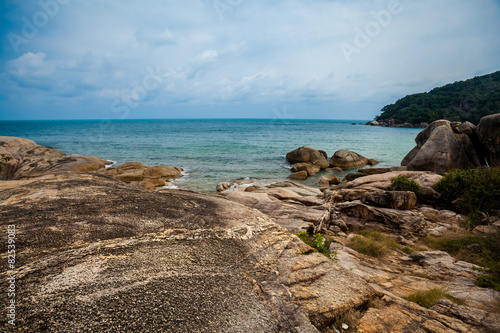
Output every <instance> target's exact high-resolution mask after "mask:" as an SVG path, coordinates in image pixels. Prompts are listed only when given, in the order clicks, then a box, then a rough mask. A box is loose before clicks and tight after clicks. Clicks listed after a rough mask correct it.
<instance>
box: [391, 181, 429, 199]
mask: <svg viewBox="0 0 500 333" xmlns="http://www.w3.org/2000/svg"><path fill="white" fill-rule="evenodd" d="M387 190H389V191H411V192H413V193H415V195H416V196H417V198H418V197H419V196H421V195H422V187H421V186H420V184H419V183H417V182H416V181H414V180H413V179H410V178H408V177H406V176H404V175H401V176H397V177H394V178H392V179H391V185H389V186H388V187H387Z"/></svg>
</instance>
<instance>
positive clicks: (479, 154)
mask: <svg viewBox="0 0 500 333" xmlns="http://www.w3.org/2000/svg"><path fill="white" fill-rule="evenodd" d="M415 142H416V143H417V146H416V147H415V148H413V149H412V150H411V151H410V152H409V153H408V155H406V156H405V158H404V159H403V161H402V162H401V165H402V166H406V167H407V169H408V170H414V171H418V170H421V171H423V170H427V171H433V172H436V173H439V174H444V173H445V172H447V171H449V170H451V169H468V168H476V167H480V166H483V165H485V164H486V163H485V162H486V161H487V162H488V164H489V165H490V166H499V165H500V157H499V156H500V113H499V114H494V115H490V116H486V117H483V118H482V119H481V121H480V122H479V125H478V126H477V127H476V126H474V125H473V124H471V123H469V122H464V123H460V122H454V123H451V122H450V121H448V120H437V121H435V122H433V123H431V124H430V125H429V126H427V127H426V128H425V129H424V130H423V131H422V132H420V133H419V134H418V135H417V137H416V138H415Z"/></svg>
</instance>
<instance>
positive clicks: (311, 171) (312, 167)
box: [290, 163, 321, 176]
mask: <svg viewBox="0 0 500 333" xmlns="http://www.w3.org/2000/svg"><path fill="white" fill-rule="evenodd" d="M290 170H291V171H292V172H298V171H303V170H305V171H307V175H308V176H314V175H315V174H317V173H318V172H319V171H320V170H321V167H320V166H319V165H316V164H312V163H295V164H294V165H292V168H291V169H290Z"/></svg>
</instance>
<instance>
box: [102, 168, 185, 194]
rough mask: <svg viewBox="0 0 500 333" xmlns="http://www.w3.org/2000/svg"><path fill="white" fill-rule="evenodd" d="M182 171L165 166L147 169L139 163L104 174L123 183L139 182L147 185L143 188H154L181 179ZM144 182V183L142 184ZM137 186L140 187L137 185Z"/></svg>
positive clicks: (107, 170)
mask: <svg viewBox="0 0 500 333" xmlns="http://www.w3.org/2000/svg"><path fill="white" fill-rule="evenodd" d="M181 171H182V169H180V168H174V167H170V166H165V165H154V166H151V167H148V166H147V165H145V164H143V163H139V162H127V163H124V164H122V165H120V166H119V167H117V168H108V169H106V170H105V171H104V174H105V175H107V176H110V177H113V178H116V179H118V180H121V181H122V182H125V183H133V182H139V183H141V184H143V185H144V184H148V186H147V187H145V188H150V187H151V184H155V186H156V187H158V186H164V185H165V180H170V179H175V178H179V177H182V173H181ZM143 182H145V183H143ZM139 186H142V185H140V184H139Z"/></svg>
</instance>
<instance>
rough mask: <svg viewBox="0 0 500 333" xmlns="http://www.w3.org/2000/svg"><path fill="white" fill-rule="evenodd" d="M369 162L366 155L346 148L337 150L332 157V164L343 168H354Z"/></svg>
mask: <svg viewBox="0 0 500 333" xmlns="http://www.w3.org/2000/svg"><path fill="white" fill-rule="evenodd" d="M367 163H368V159H367V158H366V157H363V156H361V155H359V154H357V153H355V152H352V151H349V150H346V149H341V150H337V151H336V152H335V153H334V154H333V156H332V158H331V159H330V166H332V167H339V168H342V169H353V168H356V167H360V166H363V165H366V164H367Z"/></svg>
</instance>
